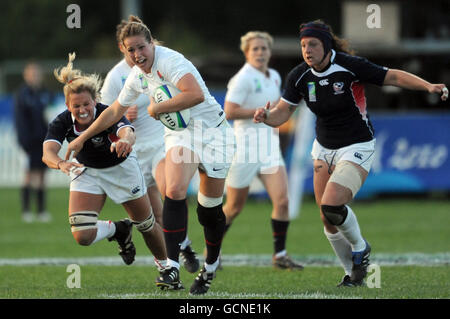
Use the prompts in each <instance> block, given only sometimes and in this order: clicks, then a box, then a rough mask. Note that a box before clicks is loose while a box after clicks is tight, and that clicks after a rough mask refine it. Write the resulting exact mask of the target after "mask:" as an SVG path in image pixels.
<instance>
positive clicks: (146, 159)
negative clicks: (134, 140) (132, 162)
mask: <svg viewBox="0 0 450 319" xmlns="http://www.w3.org/2000/svg"><path fill="white" fill-rule="evenodd" d="M134 149H135V151H136V154H137V157H138V161H139V165H140V166H141V170H142V174H143V175H144V179H145V185H146V186H147V187H150V186H153V185H156V181H155V174H156V167H157V166H158V164H159V162H160V161H161V160H163V159H164V158H165V157H166V152H165V149H164V141H163V140H161V143H158V144H156V145H155V143H149V142H145V143H139V144H138V145H135V147H134Z"/></svg>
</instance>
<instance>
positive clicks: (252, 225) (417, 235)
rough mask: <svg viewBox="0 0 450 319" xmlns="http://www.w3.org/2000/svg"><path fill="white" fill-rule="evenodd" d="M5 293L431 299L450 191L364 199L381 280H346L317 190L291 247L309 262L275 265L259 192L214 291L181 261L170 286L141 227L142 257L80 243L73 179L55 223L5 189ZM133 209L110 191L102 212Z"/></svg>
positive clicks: (116, 214)
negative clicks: (126, 258) (373, 283)
mask: <svg viewBox="0 0 450 319" xmlns="http://www.w3.org/2000/svg"><path fill="white" fill-rule="evenodd" d="M0 202H1V203H2V208H1V211H0V220H1V222H0V298H3V299H11V298H14V299H15V298H19V299H21V298H31V299H35V298H38V299H47V298H52V299H53V298H58V299H60V298H62V299H70V298H77V299H78V298H82V299H85V298H94V299H124V298H125V299H126V298H130V299H184V298H190V299H191V300H195V299H198V298H201V299H207V298H213V299H235V298H238V299H295V300H300V299H353V298H356V299H374V298H382V299H388V298H389V299H422V298H426V299H428V298H438V299H448V298H449V297H450V288H449V287H450V285H449V283H450V268H449V263H450V228H449V225H450V202H449V201H448V200H445V199H441V200H435V199H386V200H376V201H371V202H357V203H353V204H352V208H353V209H354V211H355V212H356V214H357V216H358V220H359V222H360V225H361V228H362V231H363V235H364V236H365V237H366V238H367V239H368V240H369V241H370V243H371V245H372V258H371V262H372V263H373V264H376V265H379V266H380V268H379V269H380V273H379V275H380V277H379V279H380V281H379V282H380V288H368V287H360V288H355V289H342V288H336V284H337V283H338V282H339V280H340V279H341V277H342V275H343V271H342V269H341V268H340V267H339V265H338V263H337V260H336V258H335V257H334V254H333V252H332V249H331V247H330V245H329V243H328V241H327V240H326V238H325V236H324V234H323V227H322V226H321V222H320V219H319V217H318V213H317V209H316V207H315V204H314V202H313V201H312V199H310V198H307V199H306V200H305V202H304V205H303V209H302V212H301V215H300V217H299V218H297V219H295V220H293V221H292V222H291V225H290V228H289V237H288V243H287V248H288V252H289V254H290V255H291V256H293V257H294V258H295V259H297V260H299V261H301V262H303V263H304V264H305V269H304V270H303V271H301V272H286V271H280V270H276V269H273V268H272V267H271V266H270V258H271V253H272V238H271V229H270V219H269V216H270V211H271V206H270V205H269V203H268V202H266V201H255V200H250V201H249V202H248V204H247V205H246V207H245V210H244V212H243V213H242V214H241V215H240V216H239V218H238V219H237V220H236V222H235V223H234V225H233V226H232V227H231V229H230V231H229V232H228V234H227V236H226V238H225V240H224V243H223V250H222V252H223V265H224V268H223V270H221V271H219V272H218V274H217V278H216V279H215V280H214V281H213V285H212V287H211V289H210V291H209V292H208V294H207V295H206V296H202V297H192V296H189V294H188V289H189V287H190V285H191V283H192V282H193V280H194V278H195V274H190V273H187V272H186V271H185V270H184V268H182V270H181V279H182V281H183V283H184V285H185V287H186V289H185V290H181V291H172V292H167V291H161V290H159V289H157V288H156V287H155V285H154V280H155V278H156V276H157V271H156V268H155V267H154V266H153V263H152V258H151V255H150V254H149V252H148V250H147V249H146V247H145V244H144V242H143V240H142V238H141V236H140V234H139V233H138V232H137V231H134V233H133V234H134V241H135V244H136V248H137V259H136V262H135V263H134V264H133V265H131V266H125V265H123V264H122V263H121V259H120V257H119V256H118V255H117V248H116V245H115V244H114V243H110V242H108V241H106V240H105V241H102V242H99V243H97V244H96V245H93V246H90V247H82V246H78V245H77V244H76V243H75V241H74V239H73V238H72V235H71V233H70V227H69V226H68V220H67V203H68V190H67V189H52V190H50V192H49V198H48V202H49V210H50V212H51V213H52V215H53V221H52V222H51V223H49V224H42V223H32V224H25V223H23V222H22V221H21V219H20V214H19V211H20V210H19V206H20V205H19V203H20V202H19V192H18V190H17V189H1V190H0ZM193 204H194V201H192V203H191V205H190V215H189V216H190V218H189V237H190V238H191V240H192V242H193V244H192V246H193V248H194V249H195V250H196V251H197V252H200V253H201V252H202V251H203V248H204V244H203V234H202V230H201V229H200V227H199V225H198V222H197V216H196V213H195V206H194V205H193ZM123 217H125V211H124V210H123V208H122V207H121V206H116V205H114V204H113V203H112V202H111V201H107V203H106V206H105V208H104V209H103V211H102V213H101V219H112V220H117V219H120V218H123ZM70 264H77V265H79V266H80V274H81V276H80V283H81V288H80V289H77V288H73V289H71V288H68V286H67V280H68V278H69V276H70V275H71V273H70V272H67V266H68V265H70Z"/></svg>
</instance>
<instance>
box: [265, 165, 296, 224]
mask: <svg viewBox="0 0 450 319" xmlns="http://www.w3.org/2000/svg"><path fill="white" fill-rule="evenodd" d="M259 178H260V179H261V181H262V183H263V184H264V187H265V188H266V190H267V193H268V194H269V197H270V200H271V201H272V205H273V208H274V209H273V212H272V218H275V219H277V220H284V221H287V220H289V200H288V178H287V173H286V168H285V167H284V166H280V167H279V168H278V170H277V171H276V172H275V173H274V174H260V175H259Z"/></svg>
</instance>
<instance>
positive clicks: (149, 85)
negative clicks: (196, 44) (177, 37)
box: [118, 45, 225, 127]
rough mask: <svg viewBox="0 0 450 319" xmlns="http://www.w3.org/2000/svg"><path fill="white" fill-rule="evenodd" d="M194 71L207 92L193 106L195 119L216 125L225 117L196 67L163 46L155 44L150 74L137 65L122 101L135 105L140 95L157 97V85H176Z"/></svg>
mask: <svg viewBox="0 0 450 319" xmlns="http://www.w3.org/2000/svg"><path fill="white" fill-rule="evenodd" d="M188 73H191V74H192V75H193V76H194V77H195V79H196V80H197V82H198V84H199V86H200V88H201V89H202V91H203V95H204V98H205V100H204V101H203V102H202V103H200V104H198V105H195V106H193V107H191V108H190V112H191V119H192V120H196V121H198V120H202V121H203V125H205V124H206V126H207V127H216V126H217V125H219V124H220V123H221V122H222V121H223V120H224V119H225V113H224V112H223V110H222V108H221V106H220V105H219V103H217V101H216V99H215V98H214V97H213V96H212V95H211V93H210V92H209V90H208V88H207V87H206V84H205V82H204V81H203V78H202V77H201V75H200V73H199V72H198V70H197V69H196V67H195V66H194V65H193V64H192V63H191V62H190V61H189V60H187V59H186V58H185V57H184V56H183V55H182V54H180V53H178V52H176V51H174V50H172V49H169V48H166V47H162V46H159V45H157V46H155V57H154V61H153V65H152V69H151V72H150V73H145V72H143V71H142V70H141V69H139V67H137V66H134V67H133V68H132V70H131V73H130V75H129V76H128V78H127V80H126V81H125V85H124V89H123V90H122V91H121V92H120V95H119V98H118V100H119V103H120V104H121V105H123V106H131V105H133V104H134V103H135V100H136V98H137V97H138V96H139V94H141V93H144V94H146V95H148V96H153V94H154V91H155V89H156V88H157V87H159V86H161V85H164V84H171V85H173V86H176V85H177V83H178V81H179V80H180V79H181V78H182V77H183V76H184V75H186V74H188Z"/></svg>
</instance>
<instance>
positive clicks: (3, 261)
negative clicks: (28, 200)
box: [0, 252, 450, 267]
mask: <svg viewBox="0 0 450 319" xmlns="http://www.w3.org/2000/svg"><path fill="white" fill-rule="evenodd" d="M291 257H292V258H294V259H295V260H298V261H299V262H301V263H302V264H304V265H305V266H312V267H327V266H340V264H339V261H338V260H337V258H336V257H335V256H333V255H292V256H291ZM199 259H200V261H201V262H203V256H199ZM370 261H371V263H372V264H377V265H380V266H407V265H411V266H414V265H415V266H442V265H450V252H444V253H434V254H424V253H406V254H385V253H380V254H373V255H372V256H371V258H370ZM68 264H78V265H98V266H123V265H124V263H123V261H122V258H120V257H119V256H115V257H111V256H105V257H34V258H0V266H35V265H53V266H67V265H68ZM133 265H136V266H148V265H154V262H153V257H152V256H137V257H136V260H135V262H134V263H133ZM222 265H223V266H227V267H228V266H256V267H268V266H271V265H272V256H271V255H248V254H238V255H222Z"/></svg>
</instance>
